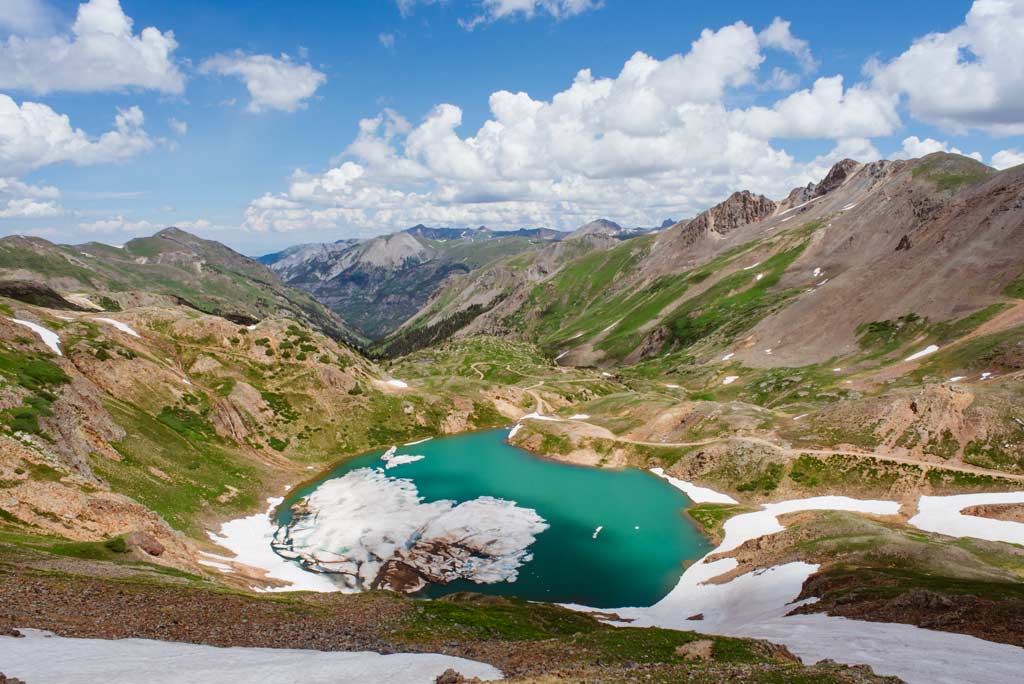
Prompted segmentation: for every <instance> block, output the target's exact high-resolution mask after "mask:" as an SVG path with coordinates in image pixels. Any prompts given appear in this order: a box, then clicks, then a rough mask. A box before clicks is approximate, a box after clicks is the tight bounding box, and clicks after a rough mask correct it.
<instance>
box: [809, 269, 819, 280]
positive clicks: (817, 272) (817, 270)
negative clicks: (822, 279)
mask: <svg viewBox="0 0 1024 684" xmlns="http://www.w3.org/2000/svg"><path fill="white" fill-rule="evenodd" d="M820 275H821V269H820V268H816V269H814V273H812V274H811V277H812V278H817V277H818V276H820Z"/></svg>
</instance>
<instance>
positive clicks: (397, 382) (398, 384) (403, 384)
mask: <svg viewBox="0 0 1024 684" xmlns="http://www.w3.org/2000/svg"><path fill="white" fill-rule="evenodd" d="M387 384H389V385H391V386H392V387H396V388H398V389H409V384H408V383H406V382H403V381H401V380H394V379H392V380H388V381H387Z"/></svg>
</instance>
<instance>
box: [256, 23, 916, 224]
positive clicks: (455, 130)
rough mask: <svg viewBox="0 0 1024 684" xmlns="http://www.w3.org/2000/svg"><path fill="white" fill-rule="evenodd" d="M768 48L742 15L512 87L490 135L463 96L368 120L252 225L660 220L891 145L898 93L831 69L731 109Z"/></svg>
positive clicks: (496, 103) (499, 101)
mask: <svg viewBox="0 0 1024 684" xmlns="http://www.w3.org/2000/svg"><path fill="white" fill-rule="evenodd" d="M780 21H781V20H779V21H777V22H776V23H775V24H774V26H776V29H774V30H775V31H779V30H780V29H779V28H778V26H780V25H781V24H780ZM785 31H786V33H787V34H788V25H785ZM776 42H777V41H776ZM763 49H765V40H764V39H762V37H761V36H760V35H759V34H758V33H757V32H756V31H755V30H754V29H752V28H751V27H750V26H748V25H746V24H744V23H742V22H737V23H736V24H733V25H730V26H725V27H722V28H720V29H718V30H717V31H712V30H705V31H703V32H701V34H700V36H699V37H698V38H697V40H695V41H694V42H693V43H692V44H691V46H690V49H689V50H688V51H687V52H685V53H680V54H675V55H671V56H669V57H666V58H665V59H656V58H654V57H651V56H649V55H646V54H644V53H642V52H638V53H636V54H634V55H633V56H632V57H631V58H630V59H629V60H627V62H626V63H625V64H624V65H623V67H622V69H621V71H620V72H619V74H618V75H617V76H615V77H611V78H598V77H595V76H594V75H593V74H592V73H591V72H590V71H589V70H587V69H584V70H581V71H580V72H579V73H578V74H577V75H576V78H575V79H574V80H573V82H572V83H571V84H570V85H569V86H568V87H567V88H566V89H564V90H562V91H561V92H558V93H556V94H555V95H554V96H553V97H551V98H550V99H548V100H536V99H534V98H533V97H531V96H530V95H529V94H528V93H525V92H518V93H513V92H509V91H504V90H501V91H497V92H495V93H493V94H492V95H491V96H490V100H489V105H490V118H489V119H488V120H487V121H485V122H484V123H483V125H481V126H480V127H479V128H478V129H477V130H476V131H463V130H462V110H461V108H459V107H458V106H456V105H454V104H449V103H445V104H439V105H437V106H436V107H434V108H433V109H432V110H431V111H430V112H429V113H428V114H427V115H426V117H425V118H424V119H423V120H422V121H421V122H419V123H418V124H416V125H412V124H410V123H409V121H408V120H406V119H405V118H404V117H402V116H401V115H399V114H397V113H396V112H394V111H390V110H385V111H384V112H382V113H381V114H380V115H379V116H377V117H374V118H370V119H365V120H363V121H362V122H361V123H360V127H359V133H358V135H357V137H356V139H355V140H354V141H353V142H352V143H351V144H350V145H349V147H348V148H347V149H346V150H345V152H344V154H343V155H342V156H341V158H339V159H338V160H337V162H336V163H334V164H333V165H332V167H331V168H329V169H327V170H326V171H324V172H322V173H317V174H309V173H306V172H297V173H295V174H294V175H293V177H292V178H291V180H290V182H289V185H288V187H287V189H286V190H285V191H284V192H281V193H277V194H266V195H263V196H262V197H259V198H257V199H255V200H254V201H253V202H252V203H251V204H250V206H249V207H248V209H247V211H246V215H245V226H247V227H248V228H249V229H251V230H259V231H265V230H282V231H284V230H300V229H310V228H341V227H344V228H347V229H350V230H356V231H363V232H367V233H371V232H384V231H387V230H392V229H396V228H401V227H406V226H408V225H411V224H413V223H416V222H420V221H423V222H427V223H435V224H440V225H477V224H481V223H485V224H488V225H492V226H524V225H547V226H552V227H563V228H570V227H575V226H576V225H578V224H579V223H581V222H583V221H586V220H589V219H591V218H593V217H594V216H608V217H610V218H613V219H615V220H619V221H621V222H623V223H626V224H632V225H657V224H658V223H660V222H661V220H662V219H664V218H665V216H669V215H685V214H686V213H692V212H696V211H699V210H700V209H703V208H705V207H706V206H708V205H709V204H712V203H714V202H715V201H718V200H720V199H721V198H722V197H723V196H725V195H726V194H728V193H729V192H732V191H733V190H735V189H736V188H750V189H752V190H755V191H759V192H766V193H769V194H773V195H775V196H780V195H782V194H785V193H786V192H788V191H789V190H790V189H791V188H792V187H793V186H796V185H803V184H806V183H807V182H808V181H809V180H817V179H818V178H820V176H821V174H822V173H824V171H825V170H827V168H828V166H827V163H829V161H828V160H829V159H830V158H831V157H835V156H836V155H840V154H845V153H850V154H853V153H857V154H871V155H872V156H874V155H877V150H875V149H874V148H873V146H871V144H870V141H868V140H865V138H866V137H869V136H872V135H880V134H887V133H889V132H891V130H893V129H894V128H895V127H896V126H897V125H898V123H899V117H898V115H897V114H896V112H895V109H894V105H893V102H894V98H892V97H891V96H890V95H888V94H885V93H877V92H874V91H871V90H870V89H868V88H867V87H864V86H860V85H858V86H855V87H852V88H844V86H843V82H842V78H841V77H834V78H830V79H819V81H818V82H817V83H816V84H815V86H814V88H812V89H811V90H807V91H801V92H799V93H794V94H793V95H791V96H789V97H788V98H784V99H782V100H780V101H779V103H777V105H776V106H775V107H771V108H749V109H734V108H730V107H729V106H728V105H727V104H726V101H727V99H728V93H729V91H731V90H734V89H741V88H758V87H760V86H759V85H758V83H757V74H758V70H759V68H760V66H761V64H762V63H763V61H764V55H763ZM793 49H794V50H795V49H796V48H793ZM808 108H811V109H812V110H813V113H812V115H807V114H806V111H805V110H806V109H808ZM823 117H824V118H823ZM779 137H784V138H785V137H788V138H794V137H801V138H804V137H806V138H821V139H826V140H833V141H835V143H834V148H833V150H832V152H831V153H829V155H822V156H821V157H818V158H816V159H812V160H810V161H809V162H806V163H803V164H801V163H798V162H796V160H794V159H793V157H792V156H791V155H789V154H788V153H787V152H786V151H785V150H784V149H782V148H780V147H777V146H775V145H773V143H772V139H774V138H779ZM830 155H831V156H830ZM838 158H841V157H838Z"/></svg>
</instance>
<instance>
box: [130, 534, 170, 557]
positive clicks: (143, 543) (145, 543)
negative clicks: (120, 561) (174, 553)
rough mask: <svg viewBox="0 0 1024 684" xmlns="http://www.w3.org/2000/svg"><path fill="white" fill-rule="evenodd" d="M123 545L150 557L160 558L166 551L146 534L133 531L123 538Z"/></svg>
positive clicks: (153, 538) (151, 536)
mask: <svg viewBox="0 0 1024 684" xmlns="http://www.w3.org/2000/svg"><path fill="white" fill-rule="evenodd" d="M125 543H126V544H127V545H128V548H129V549H131V550H134V549H139V550H140V551H143V552H145V553H146V554H148V555H150V556H162V555H163V553H164V551H166V549H165V548H164V545H163V544H161V543H160V542H159V541H157V539H156V537H154V536H153V535H151V534H148V533H146V532H140V531H135V532H132V533H131V534H129V535H128V536H127V537H125Z"/></svg>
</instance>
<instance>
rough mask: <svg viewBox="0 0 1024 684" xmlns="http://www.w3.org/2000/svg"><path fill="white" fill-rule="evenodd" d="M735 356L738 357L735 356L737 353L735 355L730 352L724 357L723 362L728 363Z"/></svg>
mask: <svg viewBox="0 0 1024 684" xmlns="http://www.w3.org/2000/svg"><path fill="white" fill-rule="evenodd" d="M734 356H736V354H735V353H733V352H729V353H728V354H726V355H725V356H723V357H722V360H723V361H728V360H729V359H731V358H732V357H734Z"/></svg>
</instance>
